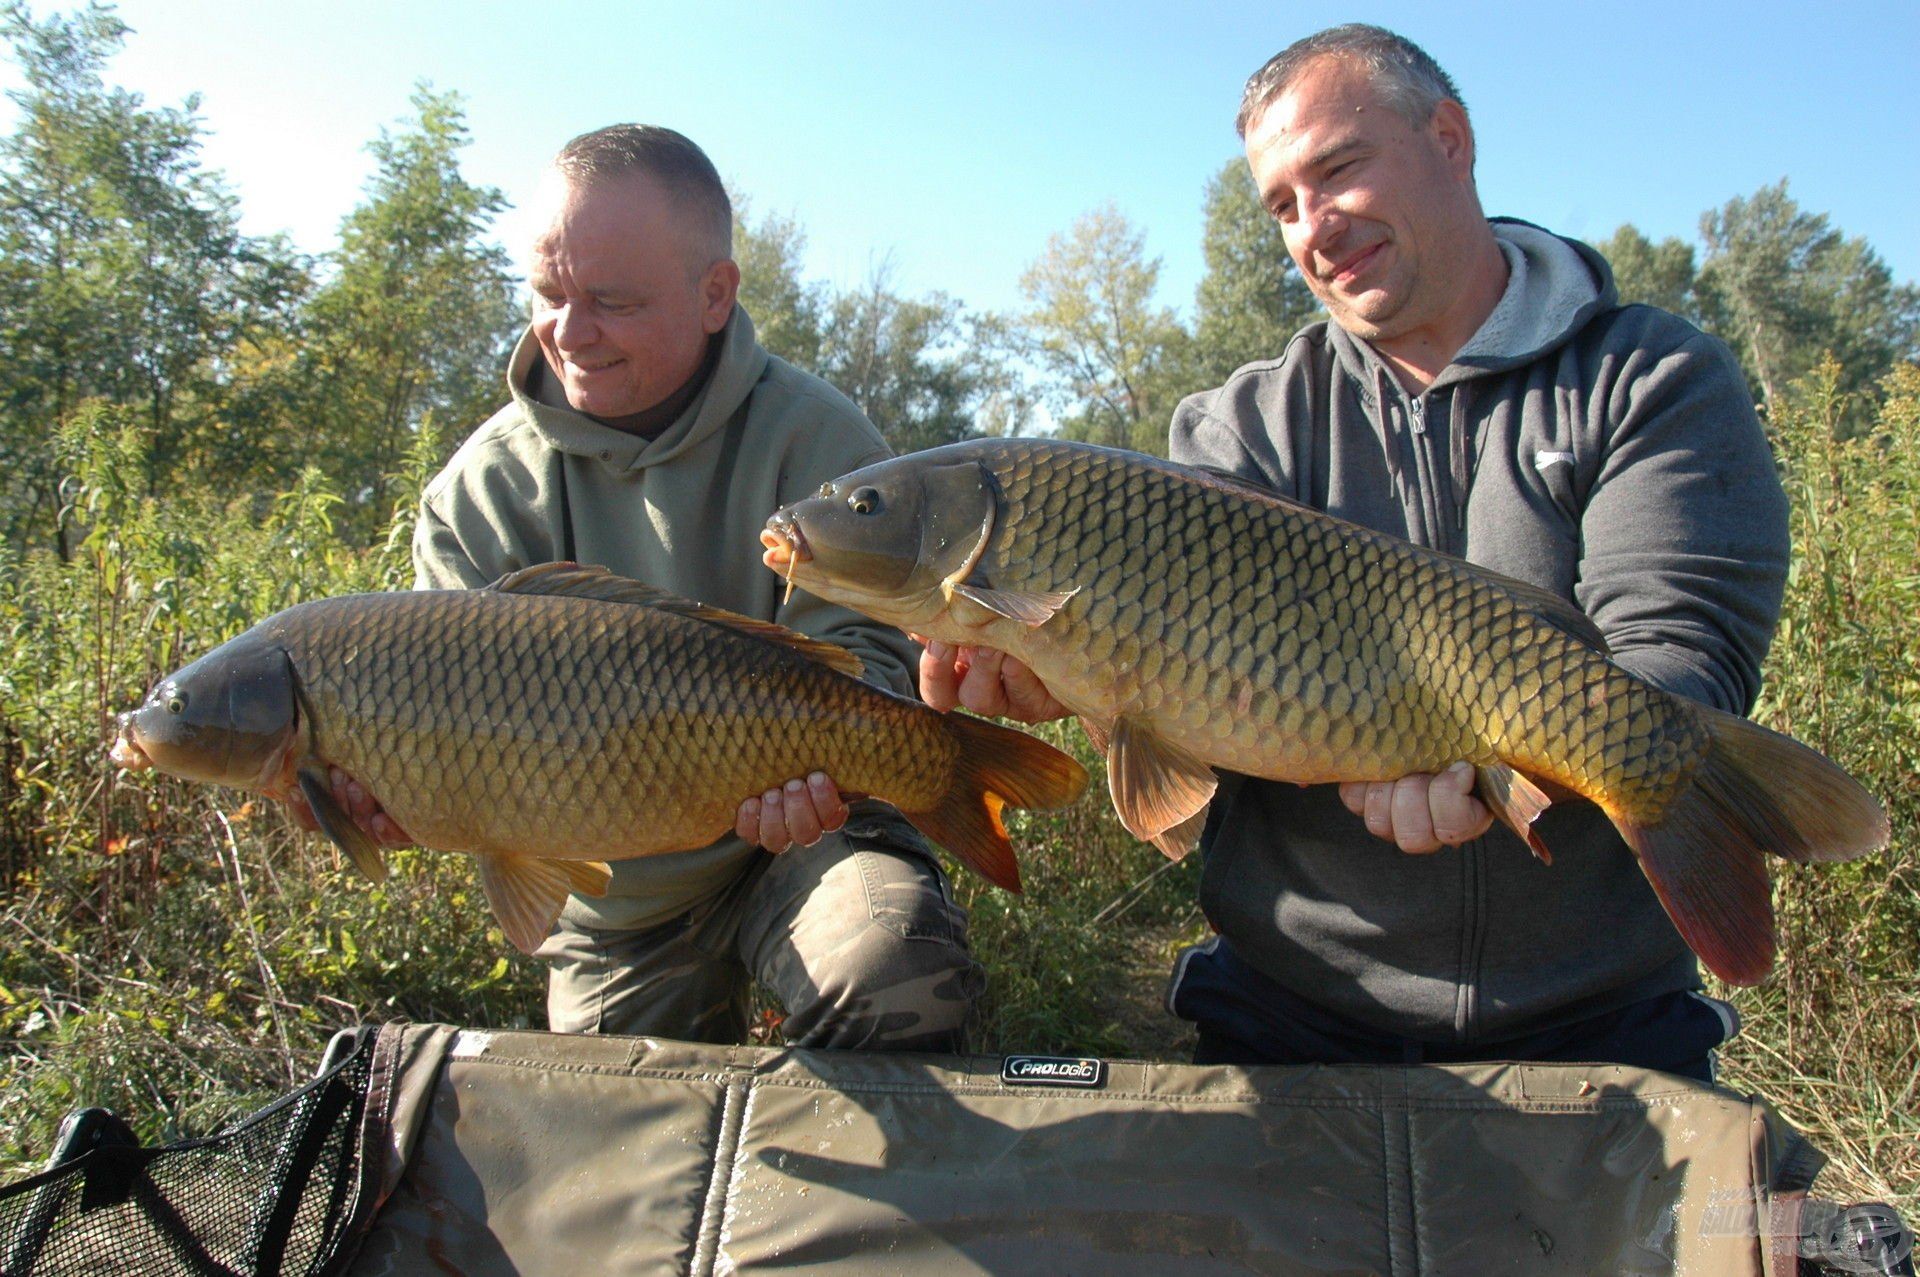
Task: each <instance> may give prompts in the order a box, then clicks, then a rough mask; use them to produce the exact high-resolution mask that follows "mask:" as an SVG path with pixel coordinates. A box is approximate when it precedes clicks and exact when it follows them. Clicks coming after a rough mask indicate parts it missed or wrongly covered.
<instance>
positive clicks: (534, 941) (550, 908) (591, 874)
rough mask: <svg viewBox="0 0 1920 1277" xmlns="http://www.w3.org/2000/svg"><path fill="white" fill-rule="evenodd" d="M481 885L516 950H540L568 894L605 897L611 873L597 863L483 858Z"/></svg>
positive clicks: (484, 856)
mask: <svg viewBox="0 0 1920 1277" xmlns="http://www.w3.org/2000/svg"><path fill="white" fill-rule="evenodd" d="M478 859H479V861H480V885H481V887H482V888H484V889H485V891H486V893H487V903H488V904H490V905H492V906H493V912H494V916H495V917H497V918H499V919H500V929H501V930H503V931H505V932H506V933H507V939H508V940H511V941H512V942H513V947H514V948H516V949H518V950H520V952H522V953H532V952H533V951H534V950H535V949H538V948H539V947H540V943H541V941H543V940H545V939H546V938H547V933H548V932H550V931H552V930H553V924H554V920H555V919H557V918H558V917H559V916H560V909H561V907H562V906H563V905H565V904H566V902H567V895H568V893H569V892H573V891H578V892H580V893H581V894H582V895H589V896H602V895H605V894H606V891H607V883H608V881H609V880H610V879H611V878H612V876H613V874H612V871H611V870H609V869H608V868H607V866H606V865H605V864H603V863H601V862H600V861H598V860H536V859H533V858H532V857H529V856H497V855H482V856H480V857H479V858H478Z"/></svg>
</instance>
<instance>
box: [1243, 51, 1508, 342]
mask: <svg viewBox="0 0 1920 1277" xmlns="http://www.w3.org/2000/svg"><path fill="white" fill-rule="evenodd" d="M1246 140H1247V162H1248V164H1249V165H1250V166H1251V168H1252V170H1253V180H1254V185H1255V186H1256V188H1257V189H1258V190H1259V192H1260V198H1261V201H1262V202H1263V203H1264V204H1265V205H1266V208H1267V210H1268V212H1270V213H1271V214H1272V215H1273V216H1274V218H1275V219H1276V220H1278V221H1279V223H1280V227H1281V231H1282V233H1283V235H1284V236H1285V238H1286V242H1287V250H1288V252H1289V253H1290V254H1291V255H1292V257H1293V260H1294V263H1295V264H1296V265H1297V266H1299V268H1300V273H1301V275H1302V276H1303V277H1304V278H1305V279H1306V282H1307V286H1308V287H1309V288H1311V289H1312V290H1313V294H1314V296H1316V297H1318V298H1319V299H1320V301H1321V302H1322V304H1324V305H1325V306H1326V308H1327V313H1328V314H1329V315H1330V316H1331V317H1332V318H1333V321H1334V322H1335V323H1337V324H1339V325H1340V326H1341V327H1342V328H1344V329H1346V330H1347V331H1348V332H1351V333H1353V334H1354V335H1355V336H1357V337H1361V338H1363V339H1365V340H1367V341H1370V342H1373V343H1374V344H1375V345H1376V346H1378V347H1379V348H1380V349H1381V350H1382V351H1383V353H1388V354H1391V353H1393V350H1394V348H1395V346H1396V345H1399V344H1407V343H1416V344H1417V343H1419V342H1423V341H1424V342H1431V343H1437V344H1439V345H1443V346H1447V349H1446V350H1445V351H1444V354H1445V356H1446V357H1448V358H1450V357H1451V356H1452V354H1453V353H1454V351H1455V350H1457V349H1458V348H1459V347H1460V346H1461V345H1464V344H1465V342H1466V340H1467V339H1468V338H1469V337H1471V336H1472V335H1473V332H1474V331H1475V329H1477V328H1478V327H1479V325H1480V322H1481V321H1482V320H1484V319H1485V318H1486V316H1487V314H1489V313H1491V311H1492V309H1493V306H1494V304H1495V303H1497V302H1498V300H1499V296H1500V287H1501V286H1503V285H1504V283H1505V265H1504V262H1503V260H1502V259H1501V258H1500V253H1499V249H1498V247H1497V246H1496V245H1495V244H1494V242H1493V238H1492V233H1491V231H1490V230H1489V229H1488V225H1487V220H1486V216H1485V214H1484V213H1482V212H1481V209H1480V199H1479V195H1478V194H1477V193H1476V192H1475V190H1474V185H1473V134H1472V131H1471V130H1470V129H1469V127H1468V125H1467V117H1466V113H1465V112H1464V111H1463V110H1462V109H1461V107H1460V106H1459V104H1458V103H1456V102H1451V101H1442V102H1441V103H1440V104H1439V106H1438V107H1436V108H1435V110H1434V113H1433V117H1432V118H1431V119H1430V120H1429V121H1428V122H1427V123H1426V124H1425V125H1414V124H1412V123H1410V122H1409V121H1408V120H1407V119H1406V117H1405V116H1403V115H1401V114H1400V113H1399V112H1398V111H1396V110H1394V109H1393V108H1392V107H1391V106H1389V105H1388V104H1387V103H1386V101H1385V100H1384V99H1383V98H1382V97H1381V95H1380V94H1379V92H1378V91H1377V90H1376V89H1375V87H1374V85H1373V83H1372V80H1371V79H1370V78H1369V76H1368V74H1367V73H1366V71H1365V70H1364V69H1363V68H1361V67H1360V66H1359V65H1358V64H1357V63H1355V62H1353V61H1351V60H1349V59H1346V58H1343V57H1339V56H1328V57H1324V58H1321V59H1320V60H1318V61H1316V62H1314V63H1311V64H1309V65H1308V66H1307V68H1306V69H1305V70H1304V71H1303V72H1302V73H1301V74H1300V75H1299V77H1298V78H1297V79H1295V80H1294V82H1293V83H1292V84H1291V85H1289V86H1288V88H1287V89H1286V91H1285V92H1283V93H1281V94H1280V95H1279V96H1278V97H1276V98H1275V99H1274V100H1273V101H1272V102H1271V103H1270V104H1269V105H1268V106H1267V108H1266V109H1265V110H1264V111H1262V112H1260V113H1259V114H1258V115H1256V116H1255V117H1254V118H1253V119H1252V120H1251V121H1250V122H1249V125H1248V128H1247V139H1246ZM1489 254H1491V258H1490V257H1489V256H1488V255H1489ZM1489 281H1491V282H1489ZM1489 289H1490V290H1491V291H1489ZM1462 329H1464V331H1461V330H1462ZM1441 362H1443V363H1444V362H1445V360H1444V359H1443V360H1442V361H1441Z"/></svg>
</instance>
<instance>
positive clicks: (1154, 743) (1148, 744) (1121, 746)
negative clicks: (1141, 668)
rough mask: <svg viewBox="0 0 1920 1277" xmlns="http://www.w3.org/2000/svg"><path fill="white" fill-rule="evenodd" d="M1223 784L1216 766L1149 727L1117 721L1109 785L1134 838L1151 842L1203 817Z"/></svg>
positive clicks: (1122, 820)
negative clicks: (1202, 814)
mask: <svg viewBox="0 0 1920 1277" xmlns="http://www.w3.org/2000/svg"><path fill="white" fill-rule="evenodd" d="M1219 784H1220V782H1219V779H1218V778H1217V777H1216V776H1215V775H1214V774H1213V768H1211V767H1209V766H1207V764H1205V763H1203V762H1201V761H1200V760H1199V759H1198V758H1195V757H1194V756H1193V755H1192V754H1189V753H1188V752H1187V751H1186V750H1184V749H1181V748H1180V747H1179V746H1178V745H1174V744H1171V743H1170V742H1168V741H1164V740H1162V739H1160V737H1158V736H1156V735H1155V734H1154V732H1153V730H1152V729H1151V728H1147V727H1142V726H1140V725H1139V724H1137V723H1135V722H1133V721H1132V720H1131V719H1127V718H1122V719H1119V720H1118V721H1117V722H1115V723H1114V725H1113V740H1112V747H1111V748H1110V749H1109V750H1108V751H1107V787H1108V789H1109V790H1111V791H1112V794H1113V809H1114V810H1115V811H1117V812H1119V813H1120V823H1121V824H1123V825H1125V826H1126V827H1127V832H1128V833H1130V834H1132V835H1133V836H1134V837H1135V838H1138V839H1140V840H1141V841H1142V842H1153V841H1154V839H1155V838H1156V837H1157V836H1158V835H1160V834H1163V833H1165V832H1167V831H1168V830H1171V829H1175V828H1178V827H1180V826H1182V825H1185V824H1186V823H1187V822H1188V821H1190V820H1192V819H1193V817H1194V816H1195V814H1196V813H1204V812H1205V811H1206V809H1207V804H1208V803H1209V802H1211V801H1212V800H1213V791H1214V790H1215V789H1216V788H1217V787H1218V786H1219ZM1161 850H1163V851H1164V850H1165V848H1164V847H1163V848H1162V849H1161ZM1169 854H1171V853H1169Z"/></svg>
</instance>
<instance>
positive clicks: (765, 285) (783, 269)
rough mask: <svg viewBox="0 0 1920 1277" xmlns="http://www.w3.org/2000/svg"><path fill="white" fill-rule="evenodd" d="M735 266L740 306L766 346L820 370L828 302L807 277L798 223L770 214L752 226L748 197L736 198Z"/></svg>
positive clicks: (799, 364) (803, 241)
mask: <svg viewBox="0 0 1920 1277" xmlns="http://www.w3.org/2000/svg"><path fill="white" fill-rule="evenodd" d="M732 199H733V260H734V262H735V263H737V264H738V265H739V267H740V304H741V305H742V306H744V307H746V310H747V314H749V315H751V316H752V317H753V330H754V333H755V334H756V335H757V336H758V337H759V338H760V344H761V345H763V346H765V347H766V348H767V349H768V350H769V351H771V352H772V353H773V354H776V355H778V356H780V357H781V358H782V359H784V360H786V361H787V362H788V363H790V364H793V365H795V366H796V367H800V368H805V369H807V370H808V371H809V372H812V371H814V370H816V369H817V368H818V367H819V365H820V342H821V326H822V324H823V323H824V322H825V319H826V308H827V302H826V300H825V298H824V297H823V295H822V290H821V288H820V287H819V285H817V284H813V283H809V282H808V281H806V280H805V279H803V278H802V277H801V273H800V258H801V255H802V254H804V253H805V252H806V248H807V233H806V232H805V231H804V230H802V229H801V227H800V223H799V222H798V221H796V220H794V219H793V218H792V217H789V216H783V215H781V214H778V213H768V214H766V215H765V216H763V217H761V218H760V219H759V220H758V221H757V222H755V221H751V220H750V218H749V214H750V213H751V211H752V210H751V207H750V204H749V202H748V200H747V198H746V197H745V196H743V195H739V194H733V195H732Z"/></svg>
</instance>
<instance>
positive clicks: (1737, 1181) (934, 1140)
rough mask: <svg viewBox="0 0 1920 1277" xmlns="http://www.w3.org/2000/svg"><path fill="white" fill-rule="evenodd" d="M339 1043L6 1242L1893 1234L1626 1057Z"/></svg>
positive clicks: (1490, 1250) (46, 1210)
mask: <svg viewBox="0 0 1920 1277" xmlns="http://www.w3.org/2000/svg"><path fill="white" fill-rule="evenodd" d="M335 1054H337V1055H339V1056H340V1057H341V1058H339V1059H338V1060H337V1061H335V1062H334V1063H333V1064H332V1065H331V1066H330V1067H329V1068H328V1069H327V1070H325V1071H324V1072H323V1074H322V1076H321V1077H320V1078H319V1079H318V1080H317V1081H316V1082H315V1083H314V1084H313V1085H311V1086H309V1087H308V1088H305V1089H304V1090H303V1091H301V1092H299V1093H296V1094H295V1095H293V1096H289V1097H286V1099H284V1100H282V1101H281V1102H280V1103H279V1104H277V1105H275V1106H273V1107H272V1108H270V1109H268V1110H264V1111H263V1112H262V1113H261V1114H258V1115H256V1116H255V1117H254V1118H252V1119H249V1120H248V1122H245V1123H241V1124H239V1125H238V1126H236V1127H235V1128H233V1129H232V1130H230V1131H228V1132H226V1133H224V1134H222V1135H221V1136H217V1137H214V1139H212V1140H206V1141H196V1142H194V1143H193V1144H189V1145H177V1146H172V1147H170V1148H167V1149H140V1148H137V1147H132V1146H131V1145H130V1142H129V1141H127V1140H126V1139H124V1138H115V1137H113V1135H112V1134H111V1132H110V1131H107V1133H105V1134H101V1133H98V1132H96V1136H95V1142H94V1144H93V1146H92V1147H91V1148H90V1149H85V1150H81V1149H70V1150H69V1153H70V1156H69V1157H68V1158H67V1159H66V1160H65V1161H64V1162H63V1163H62V1165H61V1166H59V1167H56V1168H54V1169H52V1170H49V1171H48V1172H47V1173H45V1174H43V1175H40V1176H36V1177H34V1178H33V1179H30V1180H27V1181H24V1182H23V1183H21V1184H16V1185H13V1186H11V1187H9V1188H7V1189H4V1190H0V1272H4V1273H7V1274H16V1273H17V1274H22V1275H24V1274H29V1273H33V1274H39V1273H71V1272H99V1273H114V1274H136V1273H144V1272H155V1273H180V1272H187V1273H235V1272H248V1273H250V1272H286V1273H313V1274H331V1273H353V1274H414V1273H460V1274H466V1275H468V1277H482V1275H486V1274H519V1275H521V1277H545V1275H547V1274H553V1275H555V1277H561V1275H564V1277H576V1275H577V1274H587V1273H593V1274H625V1273H690V1274H697V1275H698V1277H707V1275H708V1274H716V1273H756V1272H770V1271H774V1270H780V1271H808V1270H813V1271H818V1270H828V1271H832V1272H835V1273H855V1274H859V1273H889V1274H891V1273H923V1272H925V1273H1047V1274H1077V1273H1086V1274H1131V1273H1138V1274H1156V1275H1158V1274H1167V1273H1182V1274H1185V1273H1195V1274H1212V1273H1229V1272H1234V1273H1237V1272H1257V1273H1271V1274H1334V1273H1350V1274H1362V1273H1381V1274H1422V1275H1424V1277H1431V1275H1434V1274H1462V1275H1466V1274H1472V1275H1475V1277H1478V1275H1479V1274H1485V1273H1494V1272H1500V1273H1508V1272H1515V1273H1566V1274H1580V1275H1582V1277H1590V1275H1592V1274H1655V1273H1660V1274H1664V1273H1673V1272H1679V1273H1688V1274H1694V1273H1698V1274H1711V1275H1713V1277H1721V1275H1723V1274H1760V1273H1764V1274H1770V1275H1772V1277H1787V1275H1790V1274H1795V1273H1802V1272H1823V1273H1824V1272H1890V1271H1899V1268H1898V1267H1897V1261H1899V1260H1903V1259H1904V1258H1905V1254H1904V1249H1903V1248H1904V1247H1905V1246H1906V1244H1907V1243H1906V1240H1905V1234H1904V1233H1903V1232H1902V1231H1901V1230H1900V1228H1899V1224H1898V1220H1897V1218H1893V1219H1891V1222H1890V1223H1889V1222H1888V1219H1889V1217H1887V1216H1886V1215H1885V1214H1884V1213H1883V1214H1881V1215H1878V1216H1870V1217H1868V1218H1867V1219H1866V1222H1865V1224H1864V1225H1863V1224H1862V1220H1861V1218H1860V1217H1859V1214H1858V1212H1857V1211H1855V1212H1851V1213H1848V1212H1840V1211H1838V1210H1837V1209H1836V1208H1834V1207H1833V1206H1832V1205H1831V1204H1829V1203H1824V1202H1820V1201H1818V1200H1817V1199H1809V1198H1807V1197H1806V1195H1805V1191H1806V1190H1807V1188H1808V1187H1809V1184H1810V1182H1811V1180H1812V1178H1813V1174H1814V1172H1815V1171H1816V1170H1817V1168H1818V1166H1819V1163H1820V1161H1821V1158H1820V1155H1819V1154H1818V1153H1816V1152H1815V1151H1814V1150H1813V1149H1812V1148H1811V1147H1810V1146H1809V1145H1807V1143H1806V1142H1805V1141H1804V1140H1802V1139H1801V1138H1800V1137H1799V1136H1798V1135H1797V1134H1796V1133H1795V1132H1794V1131H1793V1130H1792V1129H1791V1128H1789V1127H1788V1126H1787V1125H1786V1124H1785V1123H1784V1122H1782V1121H1781V1120H1780V1119H1779V1118H1778V1117H1777V1116H1776V1115H1775V1114H1774V1113H1773V1112H1772V1111H1771V1109H1770V1108H1768V1106H1767V1105H1766V1104H1765V1103H1764V1102H1762V1101H1760V1100H1758V1099H1754V1098H1749V1097H1744V1096H1740V1095H1736V1094H1733V1093H1731V1092H1728V1091H1723V1090H1718V1089H1714V1088H1710V1087H1705V1086H1701V1085H1698V1084H1695V1083H1691V1082H1688V1081H1684V1080H1681V1079H1678V1078H1674V1077H1669V1076H1666V1075H1663V1074H1656V1073H1649V1072H1646V1071H1643V1070H1635V1069H1625V1068H1616V1067H1612V1066H1599V1065H1590V1066H1572V1065H1520V1064H1480V1065H1456V1066H1416V1067H1384V1066H1381V1067H1356V1068H1227V1067H1197V1066H1188V1065H1173V1064H1143V1063H1138V1062H1131V1061H1118V1060H1116V1061H1094V1060H1080V1061H1076V1060H1059V1059H1047V1058H1041V1057H1017V1056H1016V1057H1004V1058H1003V1057H992V1058H985V1057H952V1056H947V1057H922V1056H908V1055H894V1054H868V1053H836V1052H821V1051H807V1050H780V1049H773V1048H748V1047H741V1048H724V1047H712V1046H698V1045H690V1044H687V1043H680V1042H670V1041H662V1040H656V1039H648V1038H616V1037H576V1036H561V1035H550V1034H544V1033H531V1032H502V1033H490V1032H480V1031H459V1030H455V1029H452V1028H449V1027H446V1026H440V1025H387V1026H384V1027H383V1028H381V1029H380V1030H379V1031H378V1032H377V1033H375V1032H373V1031H366V1032H364V1033H363V1034H362V1035H361V1037H360V1038H359V1039H357V1040H355V1041H353V1042H350V1043H347V1044H346V1045H345V1046H344V1048H343V1049H341V1050H340V1051H338V1052H335V1053H330V1055H335ZM343 1079H344V1081H343ZM102 1129H103V1130H105V1129H106V1128H102ZM243 1149H250V1150H251V1152H250V1153H248V1154H247V1155H246V1156H242V1151H243ZM329 1150H337V1151H329ZM249 1158H251V1160H252V1164H253V1169H252V1170H251V1171H247V1170H245V1167H244V1164H245V1163H247V1162H248V1159H249ZM196 1159H197V1160H196ZM248 1175H251V1176H252V1178H251V1179H248ZM214 1202H217V1208H216V1207H214V1206H211V1205H210V1203H214ZM1869 1234H1870V1235H1869ZM1801 1265H1804V1267H1802V1266H1801Z"/></svg>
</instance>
